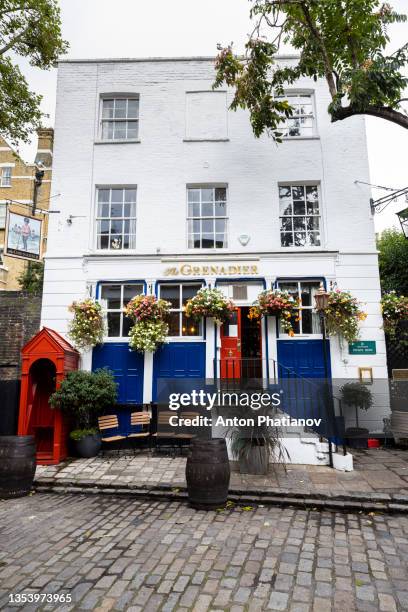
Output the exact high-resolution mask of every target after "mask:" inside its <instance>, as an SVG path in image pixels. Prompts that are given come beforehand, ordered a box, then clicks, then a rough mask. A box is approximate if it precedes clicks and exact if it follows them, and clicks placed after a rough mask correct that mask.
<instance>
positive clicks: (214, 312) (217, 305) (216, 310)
mask: <svg viewBox="0 0 408 612" xmlns="http://www.w3.org/2000/svg"><path fill="white" fill-rule="evenodd" d="M234 310H235V306H234V304H233V302H232V301H231V300H229V299H228V298H227V297H225V295H224V294H223V292H222V291H221V290H220V289H211V288H209V287H203V288H202V289H200V290H199V291H197V294H196V295H195V296H194V297H193V298H191V299H190V300H188V302H187V304H186V306H185V314H186V317H191V318H192V319H195V320H196V321H198V320H200V319H202V318H203V317H209V318H212V319H214V321H215V322H216V323H217V324H219V325H222V323H224V322H225V321H228V319H229V318H230V317H231V315H232V313H233V312H234Z"/></svg>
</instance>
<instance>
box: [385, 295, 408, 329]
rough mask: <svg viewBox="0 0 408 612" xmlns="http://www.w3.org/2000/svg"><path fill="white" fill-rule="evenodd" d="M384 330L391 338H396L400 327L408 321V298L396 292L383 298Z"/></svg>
mask: <svg viewBox="0 0 408 612" xmlns="http://www.w3.org/2000/svg"><path fill="white" fill-rule="evenodd" d="M381 310H382V315H383V320H384V324H383V328H384V331H385V333H386V334H387V335H388V336H389V337H390V338H395V335H396V333H397V330H398V327H400V326H401V324H403V323H404V322H407V321H408V297H406V296H405V295H397V294H396V292H395V291H390V292H389V293H385V294H384V295H383V296H382V298H381Z"/></svg>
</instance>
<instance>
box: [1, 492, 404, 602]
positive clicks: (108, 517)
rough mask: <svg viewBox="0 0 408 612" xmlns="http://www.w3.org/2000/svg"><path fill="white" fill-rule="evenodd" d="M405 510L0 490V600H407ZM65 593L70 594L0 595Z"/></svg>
mask: <svg viewBox="0 0 408 612" xmlns="http://www.w3.org/2000/svg"><path fill="white" fill-rule="evenodd" d="M407 561H408V517H407V516H406V515H405V516H400V515H392V516H391V515H381V514H375V515H374V514H371V515H367V514H362V513H361V514H342V513H332V512H317V511H314V510H298V509H296V510H295V509H292V508H270V507H269V508H267V507H262V506H257V507H238V506H233V507H230V508H228V509H226V510H224V511H219V512H208V513H205V512H196V511H194V510H192V509H190V508H189V507H188V506H187V505H184V504H180V503H175V502H173V503H165V502H142V501H137V500H131V499H129V498H123V497H114V496H109V495H88V496H83V495H52V494H35V495H33V496H30V497H27V498H23V499H20V500H9V501H3V502H0V609H1V610H9V609H17V608H18V609H23V610H34V609H44V610H57V609H58V610H70V609H71V610H72V609H73V610H100V611H104V610H132V611H137V610H140V611H142V610H143V611H152V612H155V611H159V610H163V611H170V610H194V611H196V612H201V611H205V610H213V611H216V610H230V611H231V612H240V611H254V612H255V611H259V610H269V609H270V610H291V611H293V612H295V611H297V612H306V611H312V610H313V611H314V610H315V611H321V612H327V611H329V610H339V611H340V610H341V611H342V612H343V611H344V610H364V611H369V610H380V611H384V612H385V611H391V610H398V611H404V610H408V579H407V578H408V572H407ZM10 593H14V594H18V593H20V594H22V593H25V594H28V593H70V594H71V596H72V603H71V604H62V603H58V604H24V605H21V604H20V605H18V604H13V605H10V604H9V594H10Z"/></svg>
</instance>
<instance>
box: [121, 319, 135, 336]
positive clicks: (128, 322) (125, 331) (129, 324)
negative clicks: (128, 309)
mask: <svg viewBox="0 0 408 612" xmlns="http://www.w3.org/2000/svg"><path fill="white" fill-rule="evenodd" d="M122 325H123V329H122V336H128V335H129V332H130V329H131V328H132V327H133V325H134V322H133V321H132V319H129V317H126V316H125V315H123V323H122Z"/></svg>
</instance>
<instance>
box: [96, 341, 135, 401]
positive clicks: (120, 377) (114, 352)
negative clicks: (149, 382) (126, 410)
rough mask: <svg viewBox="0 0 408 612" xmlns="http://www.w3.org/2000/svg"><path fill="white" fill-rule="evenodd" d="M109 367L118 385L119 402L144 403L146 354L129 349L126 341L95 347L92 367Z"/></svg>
mask: <svg viewBox="0 0 408 612" xmlns="http://www.w3.org/2000/svg"><path fill="white" fill-rule="evenodd" d="M105 367H108V368H109V369H110V370H112V371H113V373H114V375H115V380H116V382H117V383H118V384H119V387H118V403H119V404H142V403H143V371H144V355H143V354H142V353H136V352H135V351H130V350H129V345H128V344H127V343H126V342H112V343H106V344H103V345H102V346H97V347H95V348H94V349H93V354H92V369H93V370H96V369H97V368H105Z"/></svg>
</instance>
